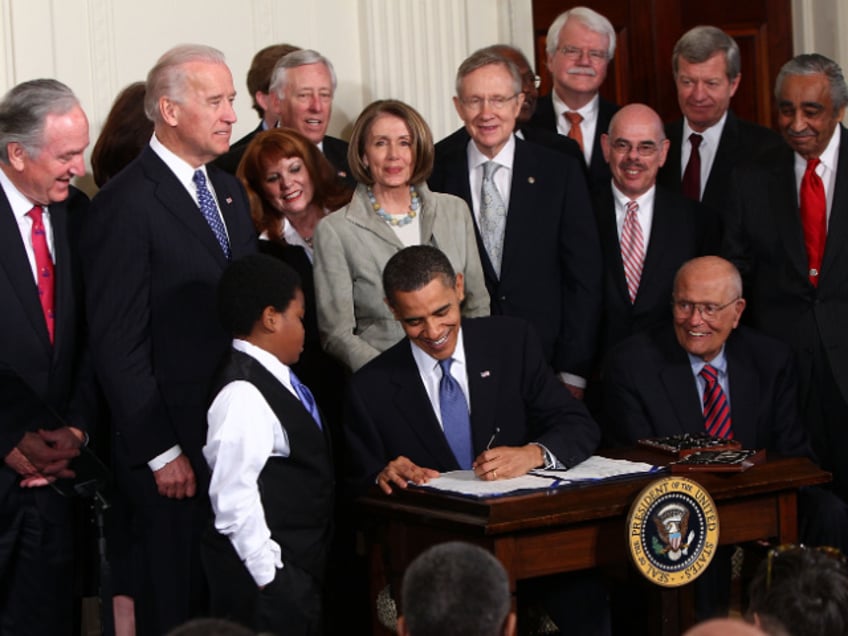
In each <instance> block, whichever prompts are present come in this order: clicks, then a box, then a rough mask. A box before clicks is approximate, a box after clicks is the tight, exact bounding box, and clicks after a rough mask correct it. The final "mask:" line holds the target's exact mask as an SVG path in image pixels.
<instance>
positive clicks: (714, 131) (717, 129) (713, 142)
mask: <svg viewBox="0 0 848 636" xmlns="http://www.w3.org/2000/svg"><path fill="white" fill-rule="evenodd" d="M726 122H727V111H724V115H722V116H721V119H719V120H718V121H717V122H716V123H715V124H713V125H712V126H710V127H709V128H707V129H706V130H705V131H704V132H698V131H696V130H692V127H691V126H690V125H689V120H688V119H686V118H685V117H684V118H683V141H684V143H685V142H686V141H688V140H689V136H690V135H691V134H692V133H695V134H696V135H701V137H703V140H702V141H701V143H702V144H706V145H707V146H708V147H710V148H718V142H719V140H720V139H721V133H722V132H723V131H724V124H725V123H726Z"/></svg>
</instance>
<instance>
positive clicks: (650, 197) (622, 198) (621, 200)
mask: <svg viewBox="0 0 848 636" xmlns="http://www.w3.org/2000/svg"><path fill="white" fill-rule="evenodd" d="M611 185H612V196H613V198H614V199H615V201H616V203H618V204H619V205H620V206H621V207H623V208H625V209H627V204H628V203H629V202H630V201H636V203H638V204H639V209H640V210H642V209H645V210H648V209H653V206H654V197H655V196H656V194H657V186H656V184H655V185H652V186H651V189H650V190H648V191H647V192H645V193H644V194H642V196H640V197H637V198H635V199H631V198H630V197H628V196H627V195H625V194H624V193H622V191H621V190H619V189H618V188H617V187H616V185H615V181H613V182H611Z"/></svg>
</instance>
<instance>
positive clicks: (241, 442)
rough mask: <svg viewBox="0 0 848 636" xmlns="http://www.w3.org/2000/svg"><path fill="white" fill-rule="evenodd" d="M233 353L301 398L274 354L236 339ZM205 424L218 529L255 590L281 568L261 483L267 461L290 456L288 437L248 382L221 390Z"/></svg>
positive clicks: (286, 369)
mask: <svg viewBox="0 0 848 636" xmlns="http://www.w3.org/2000/svg"><path fill="white" fill-rule="evenodd" d="M233 349H235V350H236V351H241V352H242V353H245V354H247V355H249V356H250V357H252V358H253V359H254V360H256V361H257V362H258V363H259V364H261V365H262V366H263V367H264V368H265V369H267V370H268V371H269V372H270V373H271V374H272V375H273V376H274V377H275V378H276V379H277V381H278V382H280V384H282V385H283V386H284V387H286V389H288V391H289V392H290V393H291V394H292V395H294V396H295V398H297V393H295V390H294V388H293V387H292V384H291V370H290V369H289V367H287V366H286V365H284V364H283V363H282V362H280V361H279V360H278V359H277V358H276V357H275V356H274V355H272V354H271V353H269V352H268V351H265V350H264V349H261V348H259V347H257V346H255V345H253V344H251V343H249V342H247V341H245V340H233ZM207 421H208V424H209V429H208V431H207V434H206V445H205V446H204V447H203V456H204V457H205V458H206V463H207V464H209V469H210V471H211V472H212V477H211V480H210V482H209V499H210V500H211V502H212V509H213V511H214V513H215V529H216V530H218V532H220V533H221V534H223V535H225V536H227V537H229V539H230V542H231V543H232V544H233V547H234V548H235V550H236V553H237V554H238V556H239V558H240V559H241V560H242V561H243V562H244V564H245V567H247V570H248V571H249V572H250V575H251V576H252V577H253V580H254V581H256V585H257V586H260V585H266V584H268V583H270V582H271V581H273V580H274V576H275V574H276V570H277V568H281V567H283V563H282V559H281V556H280V546H279V545H278V544H277V543H276V542H275V541H274V540H272V539H271V531H270V529H269V528H268V524H267V523H266V521H265V511H264V509H263V508H262V500H261V498H260V495H259V488H258V486H257V480H258V479H259V474H260V473H261V472H262V469H263V468H264V467H265V464H266V462H267V461H268V458H269V457H288V456H289V454H290V453H291V448H290V446H289V438H288V435H287V433H286V430H285V427H284V426H283V424H282V423H281V422H280V420H279V419H278V418H277V416H276V414H275V413H274V411H273V410H272V409H271V407H270V406H269V405H268V402H267V401H266V400H265V398H264V397H262V393H260V391H259V389H257V388H256V386H255V385H253V384H251V383H250V382H247V381H244V380H237V381H235V382H230V383H229V384H227V385H226V386H225V387H224V388H223V389H221V391H220V392H219V393H218V395H216V396H215V399H214V400H213V402H212V405H211V406H210V407H209V411H208V413H207Z"/></svg>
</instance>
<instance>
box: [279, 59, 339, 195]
mask: <svg viewBox="0 0 848 636" xmlns="http://www.w3.org/2000/svg"><path fill="white" fill-rule="evenodd" d="M336 85H337V80H336V71H335V69H334V68H333V65H332V63H331V62H330V60H328V59H327V58H326V57H324V56H323V55H321V54H320V53H318V52H317V51H313V50H311V49H304V50H302V51H293V52H292V53H289V54H288V55H286V56H284V57H283V58H281V59H280V61H279V62H277V65H276V66H275V67H274V71H273V72H272V73H271V87H270V92H271V105H272V108H273V109H274V110H275V111H276V112H277V114H278V115H279V118H280V119H279V122H278V125H279V126H280V127H281V128H293V129H294V130H296V131H297V132H299V133H300V134H302V135H303V136H304V137H306V138H307V139H309V140H310V141H311V142H312V143H314V144H315V145H316V146H318V148H319V149H320V150H321V152H323V153H324V156H325V157H327V159H328V160H329V162H330V163H331V164H333V167H335V169H336V170H337V171H338V174H339V177H340V178H342V179H344V180H345V181H346V182H347V183H348V184H349V185H351V186H353V185H355V184H354V181H353V177H351V176H350V167H349V166H348V163H347V142H346V141H342V140H341V139H336V138H335V137H331V136H329V135H328V134H327V126H329V125H330V115H332V113H333V96H334V95H335V93H336Z"/></svg>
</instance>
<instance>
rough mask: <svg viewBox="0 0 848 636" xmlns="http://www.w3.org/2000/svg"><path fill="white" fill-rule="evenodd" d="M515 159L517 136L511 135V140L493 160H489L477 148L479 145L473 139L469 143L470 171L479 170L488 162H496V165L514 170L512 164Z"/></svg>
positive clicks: (508, 140)
mask: <svg viewBox="0 0 848 636" xmlns="http://www.w3.org/2000/svg"><path fill="white" fill-rule="evenodd" d="M514 159H515V135H510V136H509V139H507V140H506V143H505V144H504V147H503V148H501V151H500V152H499V153H498V154H496V155H495V156H494V157H493V158H492V159H489V158H488V157H487V156H486V155H484V154H483V153H482V152H480V149H479V148H478V147H477V144H475V143H474V140H473V139H471V140H470V141H469V142H468V167H469V168H470V169H472V170H473V169H475V168H479V167H480V166H482V165H483V164H484V163H486V162H487V161H494V162H495V163H497V164H499V165H501V166H503V167H505V168H507V169H509V170H512V163H513V160H514Z"/></svg>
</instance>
